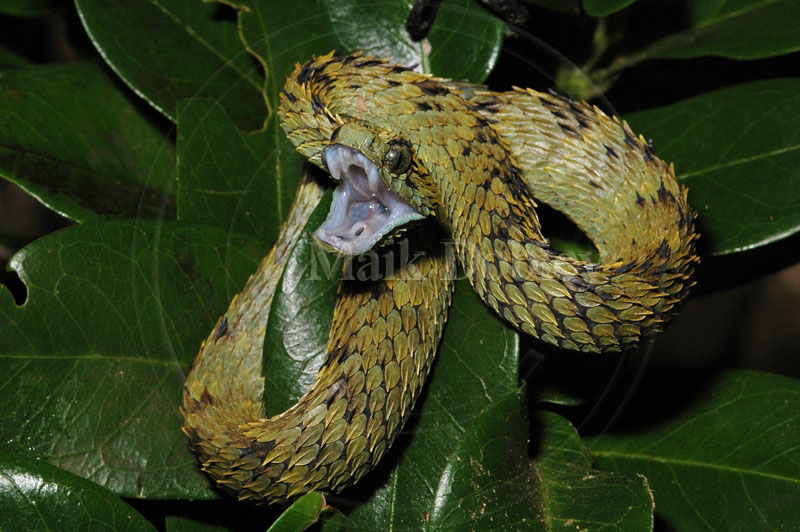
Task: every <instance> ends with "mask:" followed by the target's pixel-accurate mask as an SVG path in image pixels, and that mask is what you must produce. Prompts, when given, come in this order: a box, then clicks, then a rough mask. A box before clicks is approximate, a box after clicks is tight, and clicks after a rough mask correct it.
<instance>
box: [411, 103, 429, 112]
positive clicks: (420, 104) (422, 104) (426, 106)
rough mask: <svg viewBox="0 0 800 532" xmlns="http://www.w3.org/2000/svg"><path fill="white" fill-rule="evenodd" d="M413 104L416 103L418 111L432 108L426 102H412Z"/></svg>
mask: <svg viewBox="0 0 800 532" xmlns="http://www.w3.org/2000/svg"><path fill="white" fill-rule="evenodd" d="M414 105H416V106H417V109H419V110H420V111H430V110H431V109H433V108H432V107H431V106H430V105H428V104H427V103H426V102H414Z"/></svg>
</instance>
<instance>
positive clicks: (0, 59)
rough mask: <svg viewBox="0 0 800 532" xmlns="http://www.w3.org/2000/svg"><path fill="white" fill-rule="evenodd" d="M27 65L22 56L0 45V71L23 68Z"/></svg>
mask: <svg viewBox="0 0 800 532" xmlns="http://www.w3.org/2000/svg"><path fill="white" fill-rule="evenodd" d="M27 64H28V60H27V59H26V58H25V57H24V56H22V55H20V54H18V53H17V52H15V51H14V50H11V49H10V48H7V47H5V46H3V45H2V44H0V70H6V69H9V68H13V67H20V66H25V65H27Z"/></svg>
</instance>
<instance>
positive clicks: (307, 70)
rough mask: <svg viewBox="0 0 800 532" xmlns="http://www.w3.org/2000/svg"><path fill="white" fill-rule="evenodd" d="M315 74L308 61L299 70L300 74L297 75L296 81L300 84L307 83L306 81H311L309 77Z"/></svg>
mask: <svg viewBox="0 0 800 532" xmlns="http://www.w3.org/2000/svg"><path fill="white" fill-rule="evenodd" d="M315 72H316V70H315V69H314V67H313V66H311V62H310V61H309V62H308V63H306V64H305V65H303V68H301V69H300V73H299V74H297V81H299V82H300V83H301V84H303V83H308V80H309V79H311V76H313V75H314V74H315Z"/></svg>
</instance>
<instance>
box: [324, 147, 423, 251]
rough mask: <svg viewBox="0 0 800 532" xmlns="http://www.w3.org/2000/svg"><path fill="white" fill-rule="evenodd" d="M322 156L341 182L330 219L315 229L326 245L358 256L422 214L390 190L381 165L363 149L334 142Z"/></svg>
mask: <svg viewBox="0 0 800 532" xmlns="http://www.w3.org/2000/svg"><path fill="white" fill-rule="evenodd" d="M322 156H323V158H324V159H325V164H326V165H327V167H328V170H329V171H330V173H331V176H332V177H333V178H334V179H335V180H337V181H339V186H337V187H336V190H335V191H334V193H333V203H332V204H331V210H330V212H329V213H328V218H327V219H326V220H325V223H323V224H322V225H321V226H320V227H319V229H317V230H316V231H315V232H314V237H315V238H316V239H317V240H319V241H320V242H321V243H322V244H323V245H324V246H325V247H327V248H332V249H333V250H335V251H338V252H340V253H344V254H346V255H358V254H361V253H364V252H366V251H369V250H370V249H371V248H372V247H373V246H374V245H375V244H377V243H378V241H380V240H381V239H382V238H383V237H384V236H386V235H387V234H389V233H390V232H391V231H393V230H394V229H395V228H396V227H399V226H401V225H403V224H405V223H407V222H409V221H410V220H416V219H420V218H422V217H423V216H422V215H421V214H419V213H418V212H417V211H415V210H414V208H413V207H411V205H409V204H408V203H407V202H406V201H405V200H404V199H403V198H401V197H400V196H399V195H398V194H396V193H394V192H392V191H391V190H389V188H388V187H387V186H386V185H385V184H384V182H383V180H382V179H381V177H380V174H379V172H378V167H377V166H375V163H373V162H372V161H370V160H369V158H367V157H366V156H365V155H364V154H363V153H361V152H360V151H358V150H356V149H353V148H350V147H348V146H343V145H340V144H334V145H332V146H328V147H327V148H325V151H324V152H323V154H322Z"/></svg>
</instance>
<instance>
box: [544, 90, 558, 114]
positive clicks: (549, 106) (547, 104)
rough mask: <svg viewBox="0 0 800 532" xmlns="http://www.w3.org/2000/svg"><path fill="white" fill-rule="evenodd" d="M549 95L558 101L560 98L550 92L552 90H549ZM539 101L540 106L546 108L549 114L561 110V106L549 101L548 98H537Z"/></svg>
mask: <svg viewBox="0 0 800 532" xmlns="http://www.w3.org/2000/svg"><path fill="white" fill-rule="evenodd" d="M550 94H552V95H553V96H555V97H556V98H559V99H560V98H561V97H560V96H559V95H558V94H556V93H555V92H553V91H552V89H551V91H550ZM539 101H541V102H542V105H544V106H545V107H547V109H548V110H549V111H550V112H551V113H553V112H557V111H558V110H559V109H561V106H560V105H559V104H557V103H556V102H553V101H550V99H549V98H539Z"/></svg>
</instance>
